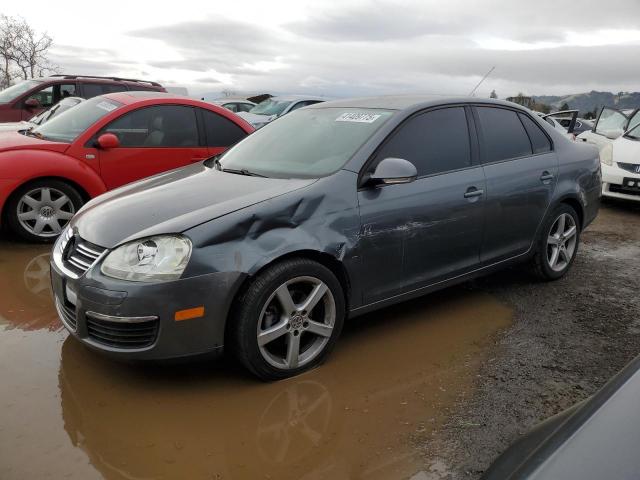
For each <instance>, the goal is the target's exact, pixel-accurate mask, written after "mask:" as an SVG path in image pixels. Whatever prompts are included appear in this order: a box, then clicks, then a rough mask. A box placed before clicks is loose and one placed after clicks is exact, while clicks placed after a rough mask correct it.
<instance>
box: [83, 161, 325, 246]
mask: <svg viewBox="0 0 640 480" xmlns="http://www.w3.org/2000/svg"><path fill="white" fill-rule="evenodd" d="M315 181H316V180H314V179H311V180H302V179H277V178H260V177H250V176H245V175H236V174H232V173H225V172H220V171H218V170H215V169H212V168H209V167H207V166H205V165H204V164H203V163H198V164H195V165H190V166H188V167H184V168H180V169H177V170H172V171H169V172H166V173H162V174H160V175H156V176H154V177H150V178H148V179H145V180H141V181H139V182H135V183H130V184H128V185H125V186H124V187H121V188H118V189H116V190H112V191H111V192H107V193H105V194H104V195H100V196H99V197H97V198H95V199H93V200H92V201H90V202H89V203H87V204H86V205H85V206H84V207H83V208H82V209H81V210H80V212H78V214H77V215H76V216H75V217H74V218H73V220H72V221H71V227H72V228H73V229H74V230H75V231H77V232H78V234H79V235H80V236H81V237H82V238H84V239H85V240H88V241H89V242H92V243H94V244H96V245H100V246H103V247H106V248H113V247H114V246H116V245H119V244H121V243H124V242H127V241H130V240H135V239H137V238H142V237H147V236H150V235H160V234H165V233H176V232H184V231H185V230H188V229H189V228H192V227H195V226H196V225H200V224H201V223H204V222H208V221H210V220H213V219H215V218H218V217H221V216H223V215H226V214H229V213H231V212H234V211H237V210H240V209H243V208H246V207H249V206H251V205H254V204H256V203H260V202H263V201H265V200H269V199H270V198H274V197H277V196H280V195H283V194H285V193H288V192H291V191H293V190H297V189H299V188H303V187H305V186H308V185H311V184H312V183H314V182H315Z"/></svg>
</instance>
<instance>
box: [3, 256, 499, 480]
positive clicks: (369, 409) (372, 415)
mask: <svg viewBox="0 0 640 480" xmlns="http://www.w3.org/2000/svg"><path fill="white" fill-rule="evenodd" d="M0 255H1V253H0ZM35 257H36V256H35V255H34V256H33V258H35ZM27 263H29V262H28V261H25V262H24V264H25V265H26V264H27ZM35 270H36V271H37V268H36V269H35ZM1 275H2V277H4V276H5V274H4V270H3V272H2V274H1ZM2 281H7V280H5V279H3V280H2ZM35 290H38V288H36V289H35ZM33 295H34V296H37V295H39V294H36V293H34V294H33ZM30 298H31V297H30ZM34 298H35V297H34ZM3 315H4V313H3ZM510 315H511V314H510V311H509V310H508V309H506V308H504V307H503V306H501V305H500V304H498V303H497V302H495V301H494V300H493V299H492V298H490V297H488V296H485V295H481V294H478V293H473V292H469V291H467V290H465V289H463V288H454V289H449V290H448V291H446V292H444V293H441V294H436V295H431V296H429V297H426V298H423V299H420V300H417V301H412V302H408V303H405V304H402V305H398V306H395V307H392V308H388V309H385V310H383V311H381V312H377V313H373V314H370V315H366V316H363V317H361V318H357V319H354V320H353V321H352V322H349V323H348V324H347V326H346V327H345V331H344V334H343V337H342V338H341V339H340V342H339V343H338V346H337V348H336V350H335V351H334V353H333V354H332V356H331V357H330V359H329V360H328V362H327V363H326V364H325V365H323V366H321V367H320V368H318V369H316V370H314V371H312V372H309V373H307V374H305V375H302V376H300V377H297V378H294V379H290V380H286V381H283V382H278V383H271V384H265V383H260V382H257V381H255V380H254V379H253V378H251V377H249V376H247V375H245V374H244V372H242V371H241V370H239V369H238V368H236V367H235V366H234V365H226V364H223V363H220V362H217V363H213V364H212V363H198V364H186V365H171V366H169V365H165V366H159V365H153V366H150V365H147V366H141V365H128V364H121V363H114V362H113V361H110V360H108V359H105V358H102V357H100V356H98V355H96V354H94V353H92V352H89V351H87V350H86V349H85V348H83V347H82V346H81V345H79V344H78V343H77V342H76V341H74V340H73V339H71V338H66V339H65V337H66V334H65V333H64V332H61V331H48V330H40V331H36V332H29V333H28V334H27V335H25V333H20V332H21V331H19V330H17V329H5V330H4V331H2V330H1V329H0V381H2V382H3V387H2V389H0V409H1V411H2V412H3V413H2V416H1V417H0V478H2V479H13V478H15V479H18V478H41V477H45V476H47V475H48V476H51V477H52V478H62V477H65V478H66V477H68V478H79V479H91V478H106V479H149V478H154V479H155V478H165V479H173V478H189V479H199V478H203V479H205V478H206V479H210V478H223V479H224V478H227V479H229V478H231V479H257V478H260V479H262V478H272V479H324V478H332V479H347V478H349V479H351V478H363V479H394V478H407V477H409V476H411V474H413V473H415V472H416V471H418V470H420V468H421V466H422V459H421V458H420V457H419V455H418V454H417V450H416V449H415V448H414V447H413V446H412V445H411V442H410V438H411V436H412V435H413V434H414V433H415V432H416V431H421V432H425V431H426V432H428V431H429V430H430V429H431V428H432V427H433V426H434V425H437V423H438V422H440V421H441V420H442V419H443V418H444V415H445V413H444V412H445V410H446V407H448V406H450V405H451V403H452V402H453V400H454V399H455V397H456V396H457V395H459V394H461V393H464V392H465V391H466V390H468V389H469V387H470V384H471V380H472V378H473V375H474V369H475V367H476V366H477V363H478V362H479V361H480V359H481V356H482V352H483V349H484V347H486V344H487V342H488V341H489V339H490V338H491V335H493V334H494V333H495V332H496V331H497V330H498V329H500V328H503V327H505V326H506V325H507V324H508V323H509V321H510ZM22 324H23V323H20V325H22ZM16 326H17V325H16ZM421 436H422V437H423V438H426V436H423V435H421Z"/></svg>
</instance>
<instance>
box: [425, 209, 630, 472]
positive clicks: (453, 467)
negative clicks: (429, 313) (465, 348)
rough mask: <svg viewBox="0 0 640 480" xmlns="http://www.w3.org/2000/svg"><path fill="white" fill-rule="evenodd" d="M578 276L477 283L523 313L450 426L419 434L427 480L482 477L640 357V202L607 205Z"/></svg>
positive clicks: (588, 237)
mask: <svg viewBox="0 0 640 480" xmlns="http://www.w3.org/2000/svg"><path fill="white" fill-rule="evenodd" d="M582 242H583V243H582V246H581V250H580V252H579V254H578V257H577V259H576V262H575V264H574V266H573V269H572V271H571V272H570V274H569V275H568V276H567V277H565V278H564V279H562V280H560V281H557V282H553V283H547V284H540V283H532V282H531V278H530V277H529V276H527V275H526V274H523V273H522V272H520V271H518V270H515V269H514V270H512V271H506V272H501V273H498V274H495V275H493V276H490V277H488V278H484V279H481V280H479V281H476V282H473V283H471V284H469V285H468V287H469V288H470V289H471V290H472V291H480V292H484V293H488V294H490V295H492V296H495V297H496V298H498V299H500V300H501V301H503V302H505V303H506V304H507V305H509V306H511V307H512V308H513V309H514V311H515V315H514V323H513V326H512V327H511V328H509V329H508V330H506V331H505V332H503V333H502V334H501V335H500V336H499V337H498V339H497V340H496V343H495V345H494V347H493V348H492V349H491V352H490V353H489V357H488V360H487V361H485V362H484V363H483V365H482V367H481V368H480V371H479V372H478V374H477V377H476V379H475V390H474V393H473V395H472V396H471V397H469V396H465V397H464V398H458V400H457V404H456V407H455V408H454V409H453V413H452V414H451V416H450V417H449V418H448V419H447V420H446V421H445V424H444V425H443V426H442V428H440V429H437V430H434V431H432V432H430V433H429V434H428V435H423V436H417V438H416V440H417V443H418V444H419V445H421V446H422V448H423V449H424V450H423V453H424V455H425V462H426V463H427V465H428V466H427V468H426V471H425V474H423V478H433V479H449V478H451V479H458V478H464V479H467V478H478V477H479V476H480V475H481V473H482V472H483V471H484V470H485V469H486V468H487V466H488V465H489V464H490V463H491V462H492V461H493V459H495V457H496V456H497V455H499V454H500V453H501V452H502V451H503V450H504V449H505V448H506V447H507V446H508V445H509V444H510V443H512V442H514V441H515V440H517V439H518V437H519V436H520V435H522V434H523V433H525V432H526V431H527V429H529V428H531V427H532V426H533V425H535V424H536V423H537V422H539V421H540V420H542V419H544V418H546V417H549V416H551V415H553V414H555V413H558V412H560V411H561V410H563V409H565V408H567V407H569V406H571V405H572V404H574V403H576V402H578V401H580V400H583V399H585V398H586V397H588V396H589V395H591V394H593V393H594V392H595V391H596V390H597V389H598V388H600V387H601V386H602V385H603V384H604V383H605V382H606V380H607V379H608V378H609V377H611V376H612V375H613V374H615V373H616V372H617V371H618V370H620V369H621V368H622V367H623V366H624V365H625V364H626V363H627V362H629V361H630V360H631V359H632V358H634V357H635V356H636V355H638V354H639V353H640V295H638V286H639V277H640V205H637V204H630V203H627V202H613V201H606V202H605V203H604V204H603V208H602V210H601V212H600V215H599V217H598V219H597V220H596V221H595V222H594V223H593V224H592V225H591V226H590V227H589V228H588V229H587V230H586V231H585V232H584V234H583V237H582Z"/></svg>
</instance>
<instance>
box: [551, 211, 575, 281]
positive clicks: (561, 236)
mask: <svg viewBox="0 0 640 480" xmlns="http://www.w3.org/2000/svg"><path fill="white" fill-rule="evenodd" d="M577 233H578V228H577V226H576V221H575V220H574V218H573V217H572V216H571V215H569V214H568V213H563V214H561V215H560V216H559V217H558V218H557V219H556V221H555V222H553V225H552V226H551V230H550V232H549V236H548V237H547V262H548V263H549V267H550V268H551V269H552V270H553V271H555V272H561V271H563V270H564V269H565V268H567V267H568V266H569V264H570V263H571V259H572V258H573V255H574V254H575V251H576V244H577Z"/></svg>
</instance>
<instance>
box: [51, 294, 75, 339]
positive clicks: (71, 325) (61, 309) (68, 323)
mask: <svg viewBox="0 0 640 480" xmlns="http://www.w3.org/2000/svg"><path fill="white" fill-rule="evenodd" d="M55 301H56V310H57V311H58V316H59V317H60V320H62V323H64V325H65V327H67V328H68V329H69V330H73V331H74V332H75V331H76V329H77V328H78V320H77V318H76V309H75V307H74V306H73V305H71V304H69V303H67V302H64V301H61V300H59V299H58V297H56V300H55Z"/></svg>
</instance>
